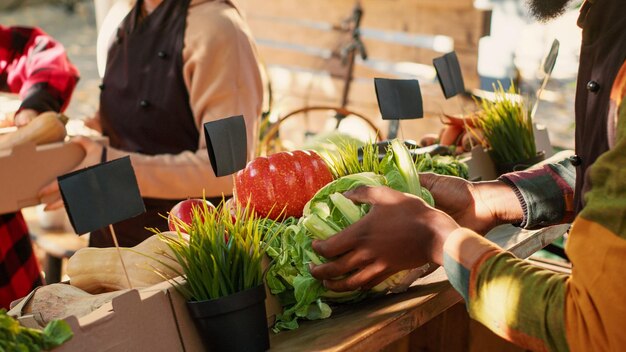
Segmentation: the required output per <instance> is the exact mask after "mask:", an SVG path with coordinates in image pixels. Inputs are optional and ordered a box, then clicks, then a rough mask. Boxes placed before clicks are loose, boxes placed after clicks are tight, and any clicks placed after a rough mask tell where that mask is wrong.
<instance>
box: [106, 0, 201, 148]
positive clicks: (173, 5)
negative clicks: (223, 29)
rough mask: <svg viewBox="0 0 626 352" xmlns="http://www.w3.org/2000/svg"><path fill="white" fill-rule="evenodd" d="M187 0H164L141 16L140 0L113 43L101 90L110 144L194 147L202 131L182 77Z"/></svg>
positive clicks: (116, 145)
mask: <svg viewBox="0 0 626 352" xmlns="http://www.w3.org/2000/svg"><path fill="white" fill-rule="evenodd" d="M188 5H189V0H164V1H163V3H161V5H159V6H158V7H157V8H156V9H155V10H154V11H153V12H152V13H151V14H150V15H149V16H147V17H145V18H143V19H141V20H139V18H140V9H141V1H138V3H137V5H136V6H135V7H134V8H133V10H132V11H131V12H130V13H129V14H128V16H127V17H126V18H125V19H124V21H123V22H122V24H121V25H120V28H119V29H118V33H117V37H116V39H115V40H114V42H113V44H112V45H111V48H110V49H109V53H108V57H107V66H106V71H105V76H104V79H103V86H102V91H101V96H100V118H101V123H102V129H103V133H104V134H105V135H106V136H108V137H109V139H110V143H111V146H113V147H116V148H119V149H122V150H126V151H130V152H139V153H142V154H148V155H155V154H177V153H180V152H182V151H185V150H196V149H197V147H198V140H199V132H198V128H197V127H196V122H195V119H194V116H193V113H192V111H191V107H190V104H189V95H188V92H187V88H186V86H185V82H184V79H183V73H182V70H183V59H182V49H183V46H184V34H185V25H186V16H187V8H188Z"/></svg>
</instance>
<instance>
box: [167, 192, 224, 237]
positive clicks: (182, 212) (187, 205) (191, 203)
mask: <svg viewBox="0 0 626 352" xmlns="http://www.w3.org/2000/svg"><path fill="white" fill-rule="evenodd" d="M204 203H206V205H207V206H208V207H209V208H215V206H214V205H213V204H212V203H211V202H209V201H208V200H203V199H186V200H183V201H180V202H178V203H177V204H176V205H174V206H173V207H172V210H170V213H169V215H168V216H167V225H168V227H169V229H170V231H176V228H177V227H179V225H177V223H178V222H177V221H176V220H175V218H178V219H180V220H181V221H182V222H183V223H185V224H187V225H191V219H192V218H193V209H194V208H198V209H202V206H203V204H204ZM181 230H182V229H181Z"/></svg>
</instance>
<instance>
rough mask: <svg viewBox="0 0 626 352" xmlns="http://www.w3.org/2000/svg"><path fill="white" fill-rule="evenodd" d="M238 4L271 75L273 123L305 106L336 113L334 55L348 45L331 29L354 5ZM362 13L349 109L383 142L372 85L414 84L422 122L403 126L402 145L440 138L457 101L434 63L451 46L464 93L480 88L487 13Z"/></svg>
mask: <svg viewBox="0 0 626 352" xmlns="http://www.w3.org/2000/svg"><path fill="white" fill-rule="evenodd" d="M238 3H239V5H240V6H241V8H242V10H243V12H244V13H245V15H246V19H247V21H248V23H249V24H250V28H251V30H252V33H253V35H254V37H255V38H256V39H257V42H258V47H259V51H260V55H261V58H262V60H263V62H264V64H265V65H266V67H267V68H268V76H269V78H270V80H271V83H272V93H273V98H274V102H275V104H274V109H273V113H275V114H276V117H280V116H284V115H285V114H286V113H287V112H289V111H292V110H295V109H297V108H300V107H303V106H307V105H313V104H317V105H320V104H323V105H329V104H330V105H339V104H340V102H341V95H342V94H341V93H342V89H343V87H344V82H345V81H344V79H343V77H345V66H342V65H341V62H340V60H339V59H338V58H337V57H333V51H334V52H337V51H338V50H337V48H341V46H342V44H344V43H345V42H346V41H347V40H349V39H350V38H349V36H347V35H346V33H342V32H340V31H338V30H333V26H335V27H337V26H339V25H340V24H341V23H342V21H343V20H345V19H346V18H348V17H350V16H351V14H352V10H353V8H354V6H355V3H356V2H355V0H316V1H304V0H272V1H264V0H239V2H238ZM361 5H362V8H363V17H362V22H361V28H362V33H363V43H364V44H365V47H366V51H367V54H368V59H369V61H366V62H360V60H357V63H356V65H355V71H354V81H353V82H352V83H351V85H350V94H349V96H348V101H349V102H348V108H349V109H352V110H354V111H357V112H360V113H362V114H364V115H365V116H367V117H368V118H370V120H371V121H373V122H374V123H375V124H376V125H377V126H378V127H379V128H380V129H381V131H382V132H383V134H384V135H386V132H387V129H388V127H387V123H386V122H384V121H382V119H381V117H380V113H379V111H378V104H377V102H376V95H375V91H374V86H373V78H374V77H387V78H404V79H407V78H417V79H419V80H420V85H421V88H422V95H423V101H424V111H425V114H426V118H425V119H421V120H413V121H403V122H402V127H401V133H402V134H403V137H404V138H407V139H419V137H420V136H421V134H423V133H425V132H438V130H439V129H440V127H441V124H440V122H439V116H440V114H441V112H442V111H446V112H449V113H457V112H459V110H461V108H460V107H459V101H458V100H457V99H456V98H455V99H451V101H446V100H445V99H444V97H443V94H442V93H441V89H440V88H439V84H438V82H436V79H435V76H434V69H433V68H432V59H433V58H435V57H438V56H441V55H442V54H443V53H445V52H447V50H444V49H445V48H446V45H445V43H447V42H453V48H454V50H455V51H456V52H457V55H458V57H459V61H460V63H461V69H462V71H463V75H464V79H465V84H466V87H467V88H468V89H472V88H477V87H478V85H479V80H478V74H477V62H478V41H479V39H480V38H481V37H483V36H484V35H486V34H488V29H489V25H490V16H489V15H490V13H489V12H488V11H485V10H479V9H476V8H474V6H473V0H445V1H438V0H362V1H361ZM372 33H373V34H375V35H372ZM394 34H397V36H395V38H397V37H398V36H409V39H412V38H418V36H425V37H433V36H440V37H437V38H438V40H439V41H440V42H441V43H443V44H444V45H443V47H442V48H439V49H438V48H432V47H430V48H424V47H417V46H416V45H412V46H408V45H405V44H406V41H404V43H400V42H401V41H402V40H396V42H391V41H393V40H394V39H393V38H394V36H393V35H394ZM381 35H384V36H387V35H389V36H391V37H392V39H391V41H390V40H387V39H384V38H382V37H381ZM385 38H386V37H385ZM415 41H416V42H417V41H418V39H415ZM372 63H389V64H394V63H410V64H411V65H413V66H414V65H415V64H421V65H423V67H422V68H423V69H424V71H423V72H424V73H423V74H422V73H421V72H422V71H420V73H419V74H418V73H414V72H411V71H409V73H407V72H400V73H398V72H397V71H389V70H382V71H381V70H378V69H377V68H375V67H373V65H372ZM411 65H409V66H411ZM405 66H406V65H405ZM466 103H467V102H466ZM470 108H471V107H470ZM315 118H316V119H321V118H326V117H315ZM320 123H322V122H320ZM292 125H293V124H292ZM295 125H296V126H297V125H299V124H295ZM286 133H297V131H285V132H284V131H283V130H282V126H281V134H286Z"/></svg>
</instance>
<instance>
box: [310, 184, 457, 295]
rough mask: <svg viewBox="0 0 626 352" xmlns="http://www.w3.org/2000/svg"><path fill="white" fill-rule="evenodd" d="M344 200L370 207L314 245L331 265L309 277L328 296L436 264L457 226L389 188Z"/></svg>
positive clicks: (415, 199) (317, 268) (318, 268)
mask: <svg viewBox="0 0 626 352" xmlns="http://www.w3.org/2000/svg"><path fill="white" fill-rule="evenodd" d="M344 195H345V196H346V197H347V198H349V199H351V200H352V201H354V202H355V203H368V204H371V205H372V206H371V208H370V211H369V212H368V213H367V214H366V215H365V216H364V217H363V218H361V219H360V220H359V221H357V222H356V223H354V224H352V225H350V226H349V227H347V228H346V229H344V230H343V231H341V232H339V233H337V234H336V235H334V236H332V237H331V238H329V239H328V240H325V241H314V242H313V249H314V250H315V251H316V252H317V253H319V254H320V255H322V256H324V257H325V258H331V260H332V261H330V262H328V263H325V264H322V265H319V266H315V267H312V268H311V274H312V275H313V276H314V277H315V278H317V279H319V280H323V281H324V286H326V288H328V289H330V290H333V291H338V292H341V291H352V290H356V289H363V290H367V289H370V288H372V287H374V286H375V285H377V284H379V283H380V282H382V281H384V280H385V279H386V278H388V277H389V276H390V275H393V274H395V273H397V272H399V271H402V270H405V269H412V268H417V267H419V266H421V265H423V264H426V263H429V262H434V263H437V264H441V262H442V255H443V254H442V250H443V243H444V242H445V238H446V237H447V235H448V234H450V233H451V232H452V231H454V230H455V229H456V228H458V227H459V225H458V224H457V223H456V222H455V221H454V220H453V219H452V218H451V217H450V216H448V215H447V214H445V213H444V212H442V211H440V210H437V209H434V208H432V207H430V206H429V205H428V204H426V203H425V202H424V201H423V200H421V199H420V198H418V197H415V196H413V195H410V194H406V193H402V192H398V191H395V190H393V189H391V188H388V187H359V188H357V189H355V190H352V191H349V192H346V193H344ZM339 277H341V279H335V278H339Z"/></svg>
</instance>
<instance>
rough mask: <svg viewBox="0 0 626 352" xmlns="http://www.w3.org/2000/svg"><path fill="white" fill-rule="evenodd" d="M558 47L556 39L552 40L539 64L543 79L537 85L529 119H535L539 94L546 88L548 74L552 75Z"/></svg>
mask: <svg viewBox="0 0 626 352" xmlns="http://www.w3.org/2000/svg"><path fill="white" fill-rule="evenodd" d="M559 47H560V43H559V41H558V40H557V39H555V40H554V41H552V46H551V47H550V51H549V52H548V55H546V57H545V58H544V59H543V65H542V66H541V69H542V71H543V74H544V76H543V81H542V82H541V86H539V89H538V90H537V95H536V100H535V103H534V104H533V108H532V110H531V111H530V121H534V119H535V114H536V113H537V107H538V106H539V100H540V99H541V94H542V93H543V90H544V89H545V88H546V84H548V80H549V79H550V76H551V75H552V71H553V70H554V65H555V64H556V58H557V57H558V56H559Z"/></svg>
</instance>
